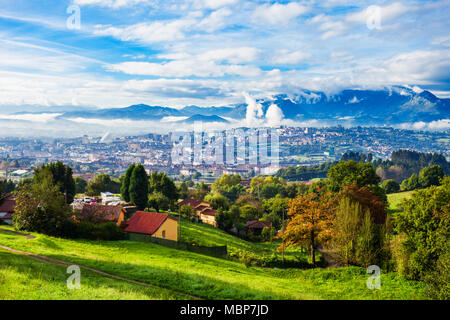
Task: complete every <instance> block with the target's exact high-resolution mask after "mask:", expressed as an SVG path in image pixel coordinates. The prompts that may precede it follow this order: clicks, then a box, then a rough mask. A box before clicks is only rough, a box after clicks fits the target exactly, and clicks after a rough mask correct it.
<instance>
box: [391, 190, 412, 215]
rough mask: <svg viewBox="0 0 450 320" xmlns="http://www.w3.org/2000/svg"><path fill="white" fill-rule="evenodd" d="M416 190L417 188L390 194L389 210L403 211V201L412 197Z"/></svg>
mask: <svg viewBox="0 0 450 320" xmlns="http://www.w3.org/2000/svg"><path fill="white" fill-rule="evenodd" d="M414 192H415V190H413V191H404V192H398V193H391V194H388V195H387V198H388V202H389V210H393V211H401V206H400V205H401V203H402V201H403V200H405V199H409V198H411V195H412V194H413V193H414Z"/></svg>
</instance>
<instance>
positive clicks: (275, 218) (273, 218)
mask: <svg viewBox="0 0 450 320" xmlns="http://www.w3.org/2000/svg"><path fill="white" fill-rule="evenodd" d="M263 208H264V212H265V214H264V216H263V219H264V221H267V222H272V225H273V226H274V227H275V228H276V229H280V228H281V222H282V220H283V214H286V213H287V209H288V208H289V198H281V197H276V198H272V199H267V200H264V201H263Z"/></svg>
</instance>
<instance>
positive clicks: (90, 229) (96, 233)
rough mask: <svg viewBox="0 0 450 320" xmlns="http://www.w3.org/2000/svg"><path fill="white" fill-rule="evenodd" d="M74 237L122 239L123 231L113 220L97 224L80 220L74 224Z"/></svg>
mask: <svg viewBox="0 0 450 320" xmlns="http://www.w3.org/2000/svg"><path fill="white" fill-rule="evenodd" d="M74 237H75V238H82V239H88V240H107V241H113V240H123V239H125V233H124V232H123V231H122V229H121V228H119V227H118V226H117V225H116V224H115V223H114V222H106V223H102V224H99V225H96V224H93V223H91V222H80V223H78V224H76V232H75V234H74Z"/></svg>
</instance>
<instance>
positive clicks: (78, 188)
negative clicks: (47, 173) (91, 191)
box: [73, 177, 88, 193]
mask: <svg viewBox="0 0 450 320" xmlns="http://www.w3.org/2000/svg"><path fill="white" fill-rule="evenodd" d="M73 180H74V181H75V193H85V192H86V187H87V185H88V183H87V181H86V180H84V179H83V178H81V177H75V178H74V179H73Z"/></svg>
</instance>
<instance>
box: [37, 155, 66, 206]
mask: <svg viewBox="0 0 450 320" xmlns="http://www.w3.org/2000/svg"><path fill="white" fill-rule="evenodd" d="M47 172H48V173H50V174H51V177H52V179H53V184H55V185H56V186H58V188H59V191H60V192H61V193H62V194H64V197H65V199H66V203H68V204H69V203H72V202H73V199H74V196H75V181H74V179H73V172H72V168H71V167H69V166H66V165H65V164H64V163H62V162H61V161H58V162H51V163H48V164H43V165H42V166H40V167H38V168H36V169H35V170H34V178H33V180H34V181H35V182H37V183H39V182H41V181H42V179H43V178H44V177H46V176H47Z"/></svg>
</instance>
